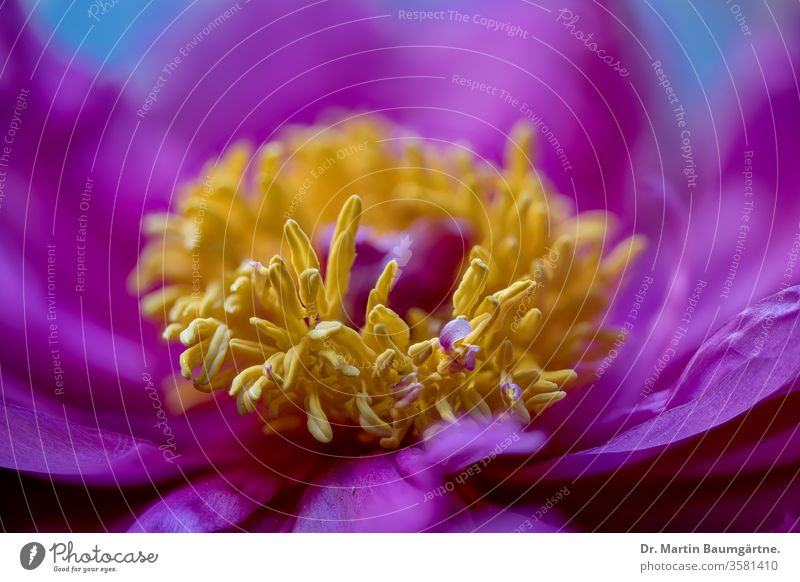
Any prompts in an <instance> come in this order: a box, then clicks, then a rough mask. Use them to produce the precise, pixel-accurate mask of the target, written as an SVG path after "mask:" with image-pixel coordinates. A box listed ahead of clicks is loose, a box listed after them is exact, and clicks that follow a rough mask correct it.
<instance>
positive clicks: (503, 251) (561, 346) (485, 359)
mask: <svg viewBox="0 0 800 582" xmlns="http://www.w3.org/2000/svg"><path fill="white" fill-rule="evenodd" d="M397 131H398V130H397V129H396V128H393V127H392V126H390V125H388V124H387V123H385V122H383V121H381V120H379V119H376V118H375V117H372V116H361V117H357V118H354V119H350V120H345V121H341V122H339V123H336V124H334V125H332V126H330V127H326V128H318V127H311V128H293V129H292V130H290V131H289V132H288V134H287V136H286V138H285V139H284V140H283V141H281V142H275V143H271V144H268V145H266V146H265V147H264V148H263V149H262V151H261V153H260V155H259V156H257V157H253V156H251V155H250V153H249V152H247V151H246V150H245V149H243V148H234V149H233V150H232V151H231V152H230V153H229V154H228V156H227V157H226V158H225V159H224V160H222V161H221V162H219V163H217V164H215V165H212V166H209V168H208V170H207V176H206V178H205V179H204V180H202V181H199V182H198V183H197V184H194V185H192V186H191V187H190V188H189V190H188V191H187V192H186V193H185V195H184V196H183V197H182V198H181V201H180V205H179V207H178V209H177V212H175V213H173V214H165V215H160V216H155V217H150V218H149V219H148V222H147V224H146V230H147V232H148V234H150V235H151V241H150V243H149V244H148V246H147V247H146V248H145V250H144V251H143V253H142V258H141V260H140V264H139V267H138V269H137V271H136V272H135V273H134V274H133V275H132V278H131V285H132V286H133V287H134V288H135V289H136V290H139V289H143V288H152V287H155V286H158V288H157V289H156V290H155V291H151V292H150V293H149V294H147V295H145V297H144V298H143V310H144V311H145V312H146V313H147V314H148V315H150V316H151V317H153V318H158V319H163V320H164V321H165V329H164V334H163V335H164V338H165V339H167V340H170V341H172V340H176V341H179V342H180V343H181V344H183V346H184V347H185V349H184V351H183V352H182V354H181V357H180V365H181V372H182V375H183V376H184V378H186V379H187V380H191V381H192V384H193V386H194V387H195V388H196V389H197V390H200V391H202V392H210V391H212V390H218V389H224V390H227V391H228V392H229V393H230V395H231V396H232V397H233V398H235V399H236V403H237V406H238V409H239V411H240V413H242V414H245V413H252V412H256V413H257V414H258V415H259V416H260V417H261V419H262V420H263V422H264V425H265V429H266V430H268V431H289V430H292V429H295V428H297V427H298V426H301V425H302V424H305V425H306V426H307V429H308V431H309V432H310V433H311V434H312V435H313V436H314V438H316V439H317V440H318V441H321V442H323V443H327V442H330V441H331V440H332V439H333V438H334V434H335V433H336V432H337V430H341V431H345V430H347V428H346V427H359V429H360V430H359V431H358V434H359V435H360V437H361V438H362V440H364V441H366V442H374V443H379V444H380V446H381V447H384V448H396V447H398V446H400V444H401V442H402V441H403V440H404V439H413V438H415V437H416V436H418V435H420V434H421V433H422V431H424V430H425V429H426V428H428V427H430V426H432V425H433V424H435V423H438V422H442V421H445V422H456V421H457V420H458V419H459V417H461V416H464V415H469V416H474V417H478V418H481V419H487V420H488V419H491V418H493V417H496V416H498V415H515V416H517V417H518V418H519V419H520V420H522V421H523V422H525V423H527V422H530V421H531V419H532V417H535V416H536V415H538V414H541V413H542V411H544V410H545V409H546V408H548V407H549V406H552V405H553V404H555V403H556V402H558V401H559V400H561V399H563V398H564V397H565V396H566V390H567V389H568V388H569V387H571V386H573V385H577V384H578V383H579V382H576V380H577V379H578V376H577V374H576V372H575V366H574V364H575V363H577V362H590V361H592V360H596V359H598V358H599V357H602V355H604V353H605V352H606V351H607V350H608V345H609V343H610V342H611V341H613V338H614V336H615V334H616V330H612V329H608V328H604V327H598V321H599V320H600V318H601V316H602V315H603V312H604V309H605V308H606V304H607V300H606V298H607V297H608V295H609V293H612V292H613V289H614V286H615V285H618V284H619V279H620V276H621V273H622V272H623V270H624V268H625V265H626V264H627V263H628V262H629V261H630V260H632V259H633V258H634V257H635V255H636V254H638V253H639V251H640V250H641V248H642V241H641V240H640V239H638V238H636V237H633V238H631V239H627V240H626V241H623V242H622V243H619V244H618V245H617V246H616V247H615V248H614V249H613V250H611V251H610V252H604V249H605V242H606V240H607V237H608V236H609V232H610V228H609V220H610V217H609V216H608V215H607V214H606V213H602V212H588V213H579V214H575V213H574V212H573V211H572V210H571V205H570V204H569V201H568V200H567V199H566V198H564V197H563V196H561V195H559V194H557V193H553V192H550V191H549V188H548V187H547V186H545V185H544V184H543V183H542V182H541V180H540V179H539V177H538V176H537V174H536V173H535V172H534V170H533V169H532V166H531V163H530V160H529V158H528V153H529V150H530V145H531V141H532V135H531V132H530V130H529V129H528V128H526V127H520V128H517V129H516V130H515V132H514V133H513V134H512V139H511V140H510V141H509V146H508V151H507V154H506V158H505V163H504V167H503V168H502V169H499V170H498V169H495V168H494V167H492V166H491V165H490V164H488V163H486V162H484V161H480V160H477V159H475V158H474V157H473V156H472V155H471V154H470V153H469V152H468V151H467V150H466V149H464V148H459V147H455V146H451V147H448V148H444V149H435V148H424V147H422V146H420V141H419V140H418V139H415V138H412V137H407V136H402V135H397V134H396V133H395V132H397ZM253 160H257V161H258V165H259V169H258V171H257V172H256V173H255V176H253V174H254V172H253V170H251V169H250V167H249V165H250V163H251V161H253ZM352 191H358V192H360V193H362V197H358V196H353V195H349V194H348V192H352ZM392 203H394V204H395V206H393V207H392V208H391V210H389V207H388V206H387V204H392ZM335 210H338V215H334V211H335ZM334 216H335V218H334ZM453 217H456V218H458V219H459V220H461V221H463V223H464V224H466V225H467V227H468V229H469V231H470V233H471V236H472V237H473V239H474V241H475V242H476V244H474V245H473V246H472V247H471V248H470V249H469V251H468V252H467V253H466V254H465V256H464V257H463V260H462V266H461V268H460V271H459V275H458V277H457V279H456V281H455V282H454V284H453V286H452V289H454V291H453V292H452V293H450V294H449V295H448V296H447V297H444V298H443V299H444V302H443V304H442V305H440V306H439V307H438V308H436V309H433V310H431V311H427V312H426V311H424V310H421V309H419V308H412V309H409V310H407V312H406V313H398V312H396V311H394V310H393V309H392V288H393V286H394V284H395V283H396V281H397V279H398V277H401V276H402V274H401V273H400V270H401V269H400V266H399V265H398V261H397V260H389V259H387V261H386V262H385V265H384V266H383V269H382V272H380V275H379V276H378V277H377V280H376V281H375V282H374V286H373V288H372V290H371V291H370V292H369V297H368V300H367V302H366V305H365V306H361V308H363V309H364V324H363V325H361V326H355V325H352V323H351V322H349V321H348V317H349V316H348V310H347V309H346V308H345V304H346V301H345V298H346V297H347V293H348V290H349V289H350V287H351V275H352V273H353V271H354V269H357V268H358V267H357V262H356V258H357V252H356V247H357V244H356V238H357V235H358V234H359V233H364V232H367V233H369V236H373V237H376V238H380V237H381V236H386V235H387V234H391V233H395V234H396V233H402V232H404V230H405V229H407V228H408V227H409V226H410V225H412V224H414V223H415V222H416V221H417V220H421V219H425V220H428V221H429V223H430V224H431V225H433V226H432V228H435V225H436V224H437V221H446V220H452V219H453ZM331 223H333V224H334V227H333V232H332V235H331V236H330V243H327V244H323V243H319V242H318V241H319V240H320V236H318V235H319V234H320V233H322V232H323V231H324V230H325V228H326V227H327V226H328V225H330V224H331ZM359 229H362V230H359ZM315 231H316V232H315ZM315 240H316V241H317V242H316V243H315V242H314V241H315ZM321 246H325V248H324V249H321V248H320V247H321ZM323 251H325V252H323ZM270 256H271V258H269V259H268V261H267V260H266V258H267V257H270ZM320 256H322V257H323V260H322V261H321V260H320ZM411 260H422V261H424V260H426V258H425V257H415V256H413V253H412V257H411ZM262 261H264V262H262Z"/></svg>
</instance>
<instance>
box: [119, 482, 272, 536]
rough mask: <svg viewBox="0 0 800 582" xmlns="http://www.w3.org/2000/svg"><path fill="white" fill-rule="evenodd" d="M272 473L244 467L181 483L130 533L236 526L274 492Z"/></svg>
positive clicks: (198, 530) (209, 529)
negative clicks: (194, 482)
mask: <svg viewBox="0 0 800 582" xmlns="http://www.w3.org/2000/svg"><path fill="white" fill-rule="evenodd" d="M278 487H279V481H278V479H277V477H275V476H274V475H273V474H270V473H267V472H265V471H261V470H258V469H257V468H255V467H247V468H245V469H239V470H237V471H233V472H230V473H226V474H221V473H220V474H215V475H211V476H208V477H205V478H203V480H202V481H200V482H199V483H197V484H193V483H188V484H186V485H182V486H181V487H180V488H178V489H176V490H175V491H173V492H172V493H170V494H168V495H166V496H165V497H164V498H162V499H160V500H159V501H157V502H156V503H155V504H153V505H152V506H151V507H150V508H149V509H147V510H146V511H145V512H144V513H143V514H142V515H141V516H139V517H138V518H137V519H136V522H135V523H134V524H133V526H131V528H130V531H132V532H211V531H219V530H223V529H228V528H232V527H235V526H236V525H238V524H240V523H241V522H242V521H244V520H245V519H246V518H247V517H249V516H250V515H251V514H252V513H253V512H254V511H255V510H257V509H258V508H260V507H261V506H262V505H263V504H264V503H265V502H267V501H268V500H269V499H271V498H272V496H273V495H275V492H276V491H277V490H278Z"/></svg>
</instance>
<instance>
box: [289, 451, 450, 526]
mask: <svg viewBox="0 0 800 582" xmlns="http://www.w3.org/2000/svg"><path fill="white" fill-rule="evenodd" d="M396 456H397V455H396V454H389V455H383V456H374V457H364V458H360V459H351V460H348V461H344V462H343V463H341V464H339V465H337V466H336V467H334V468H333V469H332V470H331V471H330V472H329V473H327V474H326V475H324V476H323V477H322V478H321V479H319V480H318V481H317V482H316V483H314V484H313V485H312V486H310V487H308V488H307V489H306V491H305V493H304V494H303V497H302V499H301V500H300V503H299V506H298V510H297V521H296V523H295V526H294V531H297V532H417V531H424V530H430V529H434V528H436V527H437V526H440V525H441V524H442V523H443V522H445V521H446V520H447V519H448V518H449V517H450V516H451V515H453V514H455V513H456V512H457V511H458V510H459V509H460V508H461V504H460V501H459V500H458V499H457V497H456V496H455V495H453V494H452V493H445V494H444V495H441V496H435V497H434V496H429V497H431V499H428V500H426V497H425V496H426V493H427V490H426V489H425V488H422V487H418V486H416V485H415V484H413V483H412V482H411V481H409V480H407V479H404V478H403V476H402V475H401V474H400V472H399V470H398V467H397V464H396V463H395V458H396Z"/></svg>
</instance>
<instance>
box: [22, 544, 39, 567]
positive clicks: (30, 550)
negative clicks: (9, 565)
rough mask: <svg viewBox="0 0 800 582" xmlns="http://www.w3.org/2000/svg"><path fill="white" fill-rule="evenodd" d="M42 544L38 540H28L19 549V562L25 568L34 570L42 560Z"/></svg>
mask: <svg viewBox="0 0 800 582" xmlns="http://www.w3.org/2000/svg"><path fill="white" fill-rule="evenodd" d="M44 554H45V551H44V546H43V545H42V544H40V543H39V542H30V543H28V544H25V545H24V546H22V549H21V550H20V551H19V563H20V564H22V567H23V568H25V569H26V570H35V569H36V568H38V567H39V566H41V565H42V562H43V561H44Z"/></svg>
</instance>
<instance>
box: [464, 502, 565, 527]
mask: <svg viewBox="0 0 800 582" xmlns="http://www.w3.org/2000/svg"><path fill="white" fill-rule="evenodd" d="M471 509H472V508H471ZM472 519H473V521H474V522H475V530H474V531H475V532H478V533H554V532H565V531H572V529H573V528H571V527H569V526H568V525H567V520H566V519H565V518H564V516H563V515H562V514H561V513H560V512H559V511H558V509H556V508H555V507H554V506H553V502H552V501H551V502H549V503H548V502H545V503H543V504H542V505H527V506H513V507H501V506H497V505H488V504H487V505H482V506H480V507H476V508H474V509H472Z"/></svg>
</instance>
